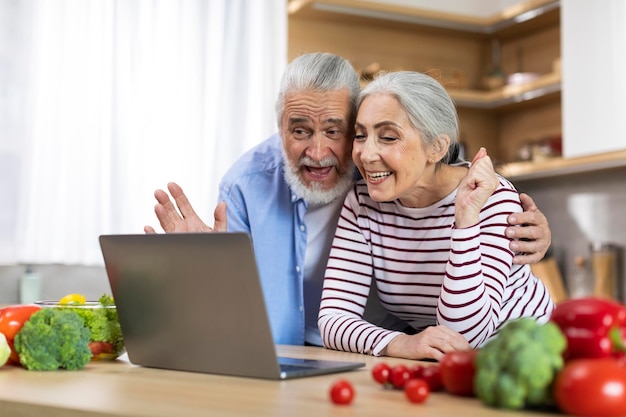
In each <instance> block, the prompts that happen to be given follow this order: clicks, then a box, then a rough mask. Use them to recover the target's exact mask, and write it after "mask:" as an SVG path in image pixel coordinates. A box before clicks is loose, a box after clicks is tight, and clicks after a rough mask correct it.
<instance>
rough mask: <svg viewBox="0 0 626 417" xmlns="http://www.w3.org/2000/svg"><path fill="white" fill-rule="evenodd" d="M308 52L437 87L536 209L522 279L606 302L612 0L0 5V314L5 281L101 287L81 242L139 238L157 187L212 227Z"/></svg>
mask: <svg viewBox="0 0 626 417" xmlns="http://www.w3.org/2000/svg"><path fill="white" fill-rule="evenodd" d="M312 51H330V52H334V53H337V54H340V55H342V56H344V57H346V58H348V59H349V60H350V61H351V62H352V63H353V65H354V67H355V69H356V70H357V71H358V72H359V73H360V74H361V79H362V82H363V83H364V84H365V83H367V82H368V80H370V79H371V78H372V77H374V76H375V75H376V74H377V73H379V72H381V71H388V70H399V69H408V70H418V71H423V72H427V73H429V74H431V75H433V76H434V77H436V78H438V79H439V80H440V81H441V82H442V83H443V84H444V85H445V86H446V87H447V89H448V91H449V92H450V94H451V96H452V98H453V99H454V100H455V102H456V104H457V108H458V111H459V117H460V121H461V139H462V141H463V149H464V152H465V155H466V156H467V157H468V158H470V159H471V156H472V155H473V153H475V152H476V151H477V150H478V148H479V147H480V146H486V147H487V149H488V151H489V153H490V154H491V155H492V157H493V158H494V159H495V160H496V161H497V162H498V169H499V170H500V172H501V173H502V174H503V175H505V176H507V177H508V178H510V179H511V180H512V181H513V183H514V184H515V185H516V186H517V187H518V189H519V190H520V191H523V192H526V193H528V194H530V195H531V196H532V197H533V199H534V200H535V202H536V203H537V205H538V206H539V208H540V209H541V210H542V211H543V213H544V214H545V215H546V216H547V218H548V220H549V222H550V227H551V229H552V246H551V249H550V251H549V254H548V256H547V257H546V259H545V260H544V261H543V262H542V263H541V264H540V265H536V266H535V270H536V272H537V274H538V275H540V276H541V277H542V278H543V279H546V280H547V281H548V282H549V283H550V285H551V288H552V290H553V295H554V296H555V298H556V299H558V300H560V299H563V298H565V297H568V296H570V295H575V296H578V295H582V294H590V293H593V292H594V291H596V292H600V291H601V292H602V293H603V294H605V295H608V296H612V297H615V298H618V299H620V300H622V301H624V289H623V287H624V283H625V282H626V272H625V268H624V267H623V251H624V247H625V246H626V219H625V216H624V215H623V213H624V211H625V210H626V176H625V174H626V140H625V136H626V134H625V133H624V130H623V127H622V126H623V125H622V123H623V119H624V116H625V115H626V99H625V97H626V81H625V80H624V76H623V74H626V2H623V1H622V0H603V1H602V2H591V1H588V0H567V1H554V0H523V1H520V0H467V1H455V0H419V1H418V0H290V1H287V0H264V1H263V2H258V1H256V0H248V1H244V0H208V1H202V0H180V1H159V0H157V1H140V0H130V1H122V0H119V1H104V0H98V1H96V0H85V1H83V2H74V1H69V0H66V1H63V0H59V1H55V2H45V1H37V0H25V1H19V0H0V171H1V176H0V192H1V193H2V196H3V204H2V205H1V206H0V207H1V208H0V250H1V252H0V304H6V303H13V302H18V301H20V294H21V292H20V285H21V284H25V285H24V286H25V291H26V293H22V295H24V294H27V295H29V294H32V295H29V296H32V297H37V298H40V299H50V298H51V299H55V298H58V297H60V296H62V295H64V294H66V293H70V292H80V293H84V294H86V295H87V296H88V298H96V297H98V296H99V295H100V294H101V293H102V292H108V291H109V290H108V283H107V280H106V275H105V273H104V269H103V266H102V261H101V257H100V254H99V248H98V245H97V236H98V235H99V234H101V233H142V230H143V226H144V225H145V224H151V225H154V226H157V224H156V217H155V216H154V214H153V212H152V207H153V205H154V201H153V197H152V193H153V191H154V189H156V188H163V187H165V185H166V183H167V182H168V181H177V182H179V184H181V185H182V186H183V188H184V189H185V191H187V192H188V194H189V196H190V199H191V201H192V203H194V202H195V206H196V209H197V211H198V212H199V213H200V214H201V216H202V217H203V218H204V219H205V220H207V222H209V223H212V212H213V207H214V205H215V203H216V202H217V201H216V199H217V183H218V181H219V179H220V178H221V175H222V174H223V172H224V171H225V170H226V169H227V168H228V167H229V166H230V165H231V164H232V162H233V161H234V160H235V159H236V158H237V156H238V155H240V154H241V153H242V152H243V151H244V150H246V149H248V148H249V147H251V146H253V145H254V144H255V143H258V142H259V141H261V140H263V139H264V138H265V137H266V136H267V135H269V134H270V133H272V132H273V131H274V130H275V129H276V123H275V115H274V108H273V105H274V99H275V94H276V91H277V88H278V87H277V85H278V79H279V78H280V74H281V73H282V70H283V68H284V65H285V64H286V62H288V61H289V60H291V59H293V58H294V57H296V56H298V55H300V54H301V53H305V52H312ZM27 269H28V270H29V272H30V271H32V272H33V273H34V275H33V274H29V273H26V271H27ZM24 277H26V279H24ZM28 291H31V292H30V293H29V292H28ZM32 291H34V294H33V293H32Z"/></svg>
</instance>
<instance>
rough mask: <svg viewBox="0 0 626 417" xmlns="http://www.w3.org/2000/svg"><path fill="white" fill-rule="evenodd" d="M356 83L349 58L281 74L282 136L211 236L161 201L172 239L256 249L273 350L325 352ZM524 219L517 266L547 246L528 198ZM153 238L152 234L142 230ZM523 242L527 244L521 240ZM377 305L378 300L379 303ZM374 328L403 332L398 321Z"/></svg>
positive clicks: (232, 194)
mask: <svg viewBox="0 0 626 417" xmlns="http://www.w3.org/2000/svg"><path fill="white" fill-rule="evenodd" d="M359 91H360V85H359V80H358V77H357V75H356V73H355V71H354V69H353V67H352V65H351V64H350V63H349V62H348V61H346V60H345V59H344V58H341V57H339V56H336V55H333V54H329V53H311V54H305V55H302V56H300V57H298V58H296V59H295V60H293V61H292V62H291V63H290V64H289V65H288V66H287V68H286V70H285V73H284V74H283V77H282V81H281V86H280V91H279V93H278V100H277V102H276V112H277V117H278V127H279V131H278V133H277V134H274V135H273V136H271V137H270V138H268V139H266V140H265V141H264V142H262V143H260V144H259V145H257V146H256V147H255V148H253V149H251V150H250V151H248V152H247V153H246V154H244V155H243V156H242V157H241V158H240V159H239V160H238V161H237V162H236V163H235V164H234V165H233V166H232V167H231V168H230V170H229V171H228V172H227V173H226V175H225V176H224V178H223V179H222V181H221V184H220V197H219V199H220V203H219V204H218V205H217V207H216V209H215V212H214V218H215V223H214V227H213V228H211V227H209V226H208V225H207V224H205V223H204V222H203V221H202V220H201V219H200V217H199V216H198V215H197V214H196V213H195V211H194V209H193V208H192V206H191V204H190V203H189V201H188V199H187V197H186V196H185V194H184V193H183V191H182V189H181V188H180V187H179V186H178V185H177V184H174V183H170V184H168V190H169V192H170V194H171V196H172V197H173V199H174V201H175V203H173V202H172V201H171V200H170V197H169V196H168V194H167V193H166V192H165V191H163V190H157V191H155V198H156V199H157V204H156V206H155V213H156V215H157V217H158V219H159V222H160V224H161V227H162V228H163V229H164V230H165V231H166V232H210V231H213V230H215V231H226V230H228V231H230V232H234V231H242V232H246V233H248V234H249V235H250V236H251V238H252V242H253V245H254V251H255V255H256V259H257V264H258V268H259V273H260V276H261V281H262V287H263V291H264V294H265V301H266V305H267V310H268V315H269V318H270V323H271V327H272V333H273V337H274V341H275V343H279V344H300V345H301V344H312V345H320V346H321V338H320V334H319V329H318V327H317V315H318V309H319V302H320V296H321V291H322V284H323V280H324V271H325V268H326V262H327V259H328V253H329V251H330V246H331V244H332V239H333V236H334V231H335V227H336V224H337V220H338V216H339V212H340V210H341V206H342V203H343V200H344V197H345V195H346V193H347V191H348V189H350V188H351V187H352V185H353V184H354V180H355V178H356V176H357V175H358V173H357V171H356V170H355V168H354V164H353V162H352V156H351V151H352V134H353V127H354V117H355V115H356V108H355V102H356V98H357V96H358V94H359ZM522 202H523V204H524V209H525V211H524V213H517V214H515V215H513V216H511V218H510V219H509V223H510V224H511V225H512V226H515V225H526V226H525V227H509V228H508V229H507V235H508V236H509V237H511V238H514V240H512V241H511V250H512V251H514V252H516V253H524V255H522V256H518V257H516V259H515V262H516V263H531V262H536V261H538V260H540V259H541V258H542V257H543V255H544V254H545V252H546V250H547V249H548V247H549V245H550V238H551V236H550V229H549V227H548V222H547V220H546V218H545V216H544V215H543V214H542V213H541V212H540V211H539V210H538V209H537V207H535V205H534V203H533V201H532V199H530V197H528V196H522ZM145 231H146V232H147V233H154V232H155V230H154V228H152V227H150V226H146V227H145ZM521 239H523V240H521ZM373 295H375V294H373ZM370 304H371V305H372V306H371V307H368V308H372V312H371V313H370V316H369V317H374V318H371V320H372V321H373V322H378V323H379V324H381V325H383V326H389V327H392V328H396V329H398V328H399V326H401V323H399V322H397V321H393V317H383V316H380V317H377V316H376V312H377V311H379V310H377V308H376V306H377V305H378V303H377V300H375V299H373V300H371V303H370Z"/></svg>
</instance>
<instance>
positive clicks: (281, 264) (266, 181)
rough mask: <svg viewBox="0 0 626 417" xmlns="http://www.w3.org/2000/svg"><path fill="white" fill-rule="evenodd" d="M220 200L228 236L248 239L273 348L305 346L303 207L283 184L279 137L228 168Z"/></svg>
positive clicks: (284, 183)
mask: <svg viewBox="0 0 626 417" xmlns="http://www.w3.org/2000/svg"><path fill="white" fill-rule="evenodd" d="M219 200H220V201H225V202H226V205H227V216H228V231H230V232H238V231H242V232H247V233H248V234H250V236H251V238H252V243H253V246H254V252H255V256H256V261H257V265H258V268H259V275H260V277H261V285H262V287H263V292H264V294H265V303H266V305H267V311H268V315H269V319H270V325H271V328H272V334H273V337H274V342H275V343H278V344H298V345H302V344H304V336H305V334H304V332H305V323H304V320H305V316H304V294H303V279H304V277H303V274H304V255H305V252H306V244H307V233H306V227H305V224H304V214H305V213H306V210H307V203H306V202H305V201H304V200H302V198H301V197H300V196H297V195H295V194H294V193H293V191H292V190H291V189H290V187H289V186H288V185H287V182H286V181H285V177H284V174H283V155H282V143H281V138H280V136H279V135H278V134H275V135H273V136H271V137H270V138H269V139H267V140H265V141H264V142H262V143H261V144H259V145H257V146H256V147H255V148H253V149H251V150H250V151H248V152H247V153H245V154H244V155H243V156H242V157H241V158H240V159H239V160H238V161H237V162H236V163H235V164H234V165H233V166H232V167H231V168H230V170H229V171H228V172H227V173H226V175H225V176H224V178H223V179H222V181H221V183H220V196H219ZM321 278H323V277H321Z"/></svg>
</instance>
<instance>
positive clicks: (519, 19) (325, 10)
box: [288, 0, 560, 35]
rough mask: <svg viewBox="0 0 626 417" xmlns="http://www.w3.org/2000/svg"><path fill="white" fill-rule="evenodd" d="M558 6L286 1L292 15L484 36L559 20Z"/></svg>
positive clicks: (533, 1)
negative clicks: (475, 8)
mask: <svg viewBox="0 0 626 417" xmlns="http://www.w3.org/2000/svg"><path fill="white" fill-rule="evenodd" d="M559 9H560V1H559V0H527V1H523V2H521V3H519V4H516V5H513V6H510V7H508V8H506V9H504V10H502V11H501V12H499V13H496V14H494V15H491V16H485V17H483V16H472V15H467V14H457V13H449V12H442V11H438V10H432V9H425V8H419V7H413V6H406V5H401V4H393V3H389V2H375V1H365V0H289V4H288V13H289V15H290V16H293V17H299V16H302V17H306V18H324V17H328V16H329V15H344V18H345V17H346V16H350V17H353V18H367V19H378V20H384V21H391V22H402V23H408V24H413V25H419V26H425V27H432V28H440V29H450V30H455V31H463V32H471V33H477V34H483V35H493V34H496V33H497V34H503V35H506V32H507V31H508V30H509V29H511V28H515V29H514V32H515V33H518V32H519V31H520V30H526V26H528V29H527V30H534V29H536V27H537V25H543V24H545V23H552V22H554V21H555V19H556V20H558V19H559Z"/></svg>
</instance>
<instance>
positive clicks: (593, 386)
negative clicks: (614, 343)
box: [554, 359, 626, 417]
mask: <svg viewBox="0 0 626 417" xmlns="http://www.w3.org/2000/svg"><path fill="white" fill-rule="evenodd" d="M554 399H555V400H556V403H557V405H558V406H559V408H560V409H561V410H562V411H564V412H565V413H567V414H572V415H575V416H589V417H591V416H593V417H613V416H615V417H619V416H626V369H625V368H623V367H621V366H620V365H619V363H618V362H617V361H615V360H614V359H574V360H572V361H570V362H568V363H566V364H565V367H564V368H563V369H562V370H561V371H560V372H559V373H558V375H557V377H556V380H555V383H554Z"/></svg>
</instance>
